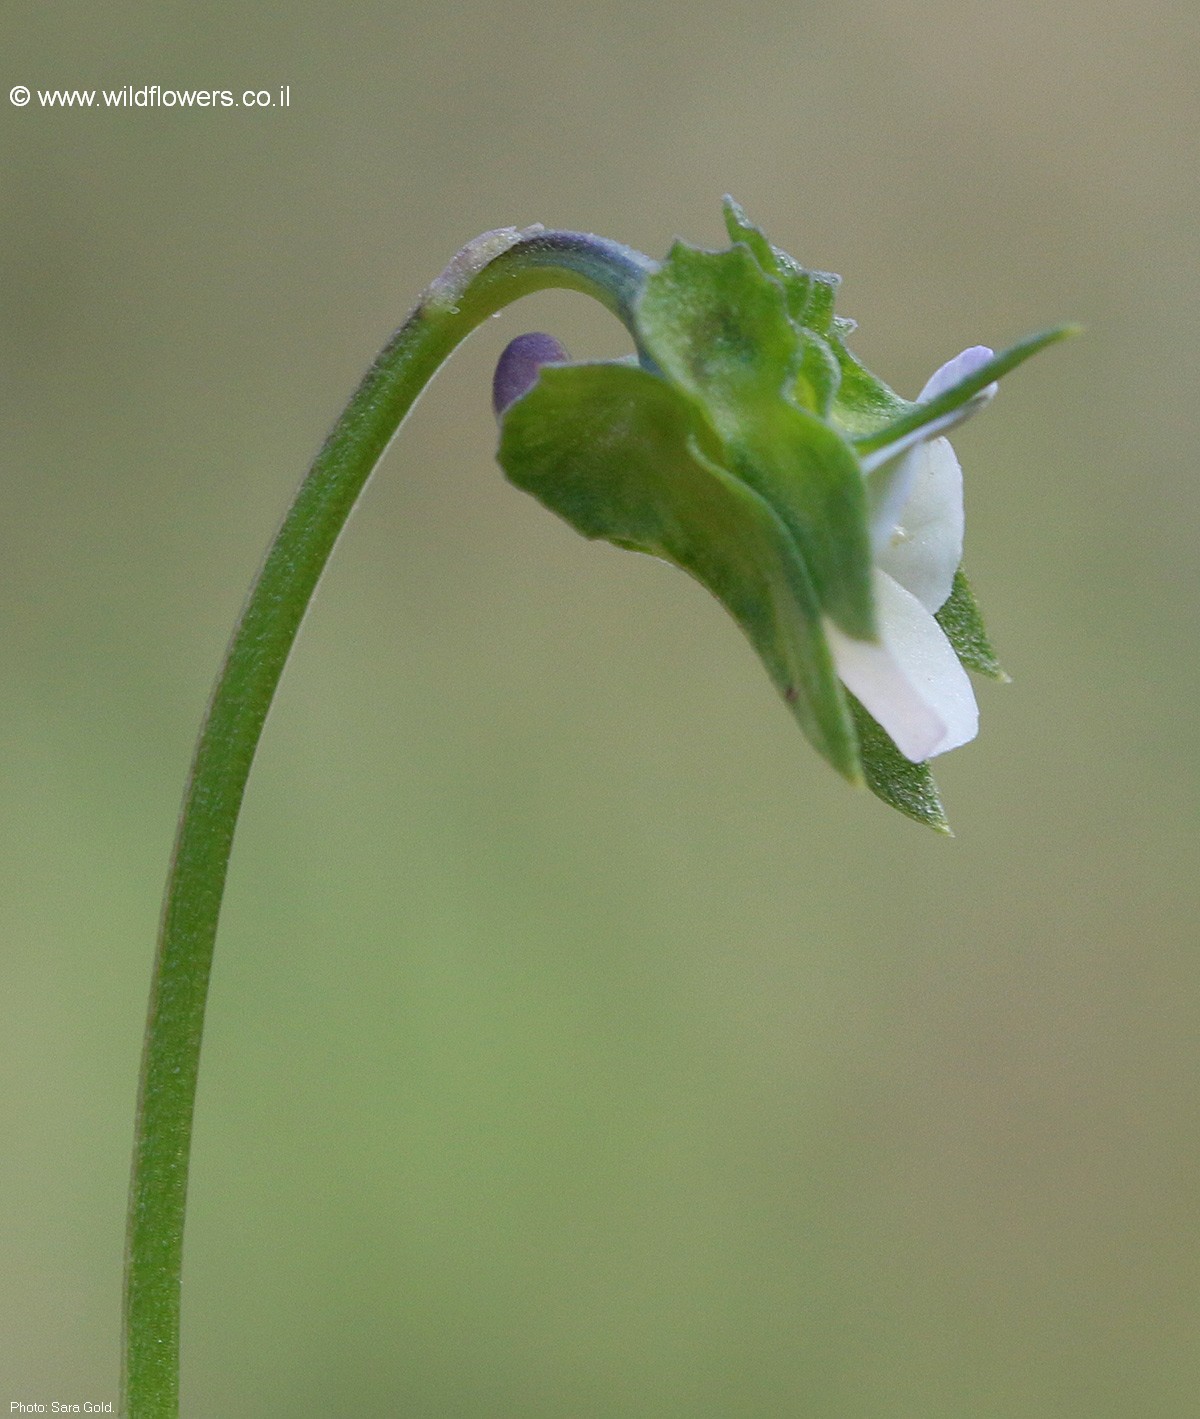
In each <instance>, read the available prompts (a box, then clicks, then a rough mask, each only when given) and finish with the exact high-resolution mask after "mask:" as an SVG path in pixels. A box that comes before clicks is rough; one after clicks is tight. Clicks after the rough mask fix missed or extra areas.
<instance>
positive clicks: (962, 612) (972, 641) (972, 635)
mask: <svg viewBox="0 0 1200 1419" xmlns="http://www.w3.org/2000/svg"><path fill="white" fill-rule="evenodd" d="M935 615H936V619H937V623H938V625H939V626H941V628H942V630H943V631H945V633H946V639H947V640H948V641H949V642H950V644H951V645H952V646H953V647H954V649H955V651H956V653H957V655H958V658H959V660H961V661H962V663H963V664H964V665H965V666H966V667H967V669H968V670H976V671H978V672H979V674H980V675H986V676H987V677H988V678H989V679H990V680H1001V681H1004V682H1006V683H1007V681H1008V679H1009V677H1008V676H1007V675H1006V674H1005V673H1004V670H1003V669H1002V668H1001V665H1000V662H999V661H998V660H997V659H996V652H995V651H994V650H993V649H992V643H991V641H990V640H989V639H988V633H987V631H986V630H985V629H984V625H983V616H982V615H981V614H980V611H979V605H978V603H977V602H976V600H975V593H974V592H973V591H972V590H971V583H970V582H969V581H968V580H967V577H966V573H965V572H964V571H963V569H962V567H959V569H958V570H957V571H956V572H955V573H954V583H953V585H952V586H951V588H950V595H949V596H948V597H947V598H946V600H945V602H944V603H943V604H942V607H941V609H940V610H939V611H937V612H936V613H935Z"/></svg>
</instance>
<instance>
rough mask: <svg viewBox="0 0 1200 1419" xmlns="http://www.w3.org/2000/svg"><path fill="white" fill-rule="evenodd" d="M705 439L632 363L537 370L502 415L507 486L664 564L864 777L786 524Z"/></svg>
mask: <svg viewBox="0 0 1200 1419" xmlns="http://www.w3.org/2000/svg"><path fill="white" fill-rule="evenodd" d="M706 441H708V442H711V435H709V434H708V433H707V431H706V430H704V429H703V427H702V426H701V425H700V423H699V421H698V419H697V416H696V412H695V410H694V409H693V407H692V406H691V404H690V403H689V401H688V400H687V399H685V398H684V397H683V396H682V395H681V394H680V393H679V392H678V391H677V390H676V389H674V388H672V386H671V385H670V384H668V383H667V382H666V380H664V379H662V378H660V377H659V376H657V375H656V374H653V373H651V372H649V371H647V370H645V369H642V368H639V367H637V366H634V365H628V364H621V363H613V364H589V365H560V366H548V367H546V368H544V369H543V370H542V371H541V373H540V375H539V378H538V382H537V383H536V384H535V385H534V386H533V388H532V389H530V390H529V391H528V392H527V393H526V394H524V395H523V396H522V397H521V398H520V399H518V400H517V401H516V402H515V403H514V404H513V405H511V407H510V408H509V409H508V411H507V412H506V414H505V415H504V419H503V423H502V427H501V437H500V449H499V453H498V458H499V461H500V464H501V466H502V467H503V469H504V471H505V473H506V474H507V475H508V478H509V479H510V481H511V482H512V483H514V484H515V485H516V486H517V487H519V488H522V489H523V490H524V491H526V492H528V493H531V494H532V495H533V496H534V497H536V498H537V499H538V500H539V501H540V502H541V503H543V504H544V505H545V506H546V507H548V508H549V509H550V510H551V511H552V512H554V513H557V514H558V516H559V517H561V518H563V519H564V520H565V521H566V522H568V523H570V525H571V526H572V527H574V528H575V529H576V530H577V531H578V532H581V533H582V534H583V535H584V536H585V537H589V538H603V539H605V540H607V541H609V542H613V543H615V544H616V545H618V546H621V547H628V548H631V549H633V550H636V551H641V552H647V553H649V554H651V555H652V556H657V557H661V558H664V559H665V560H667V561H669V562H673V563H674V564H675V565H676V566H678V567H681V568H682V569H683V570H684V571H686V572H688V573H690V574H691V575H692V576H693V577H695V579H696V580H697V581H699V582H700V583H701V584H702V585H703V586H705V587H706V588H707V589H708V590H709V591H710V592H711V593H712V594H713V595H714V596H715V597H716V598H717V600H718V601H720V602H721V604H722V605H723V606H724V607H725V608H726V610H727V611H729V613H730V614H731V615H732V616H733V618H734V620H735V621H736V622H737V623H738V625H739V626H740V627H741V628H742V630H743V631H744V632H745V634H746V636H747V637H748V638H749V640H750V642H751V644H752V645H753V646H754V648H755V649H756V650H757V652H758V654H759V656H760V658H761V659H762V661H763V663H764V665H765V666H766V668H767V671H768V673H769V674H770V676H771V678H772V680H773V681H774V683H775V685H776V687H777V688H778V689H779V691H780V693H781V694H782V695H783V697H784V699H785V701H786V702H787V703H788V704H789V705H790V706H791V709H792V712H793V713H794V715H795V717H796V719H797V720H798V721H799V723H800V726H801V728H802V729H803V730H804V732H805V734H806V735H807V736H808V738H809V739H810V740H811V741H812V743H813V745H814V746H815V747H816V749H817V750H818V752H819V753H821V754H822V755H823V756H824V757H825V758H826V759H828V760H829V762H830V763H831V764H832V765H833V766H834V767H835V768H836V769H838V770H839V771H840V772H841V773H842V774H844V775H845V776H846V777H847V778H848V779H850V780H851V781H852V782H857V783H861V782H862V781H863V773H862V766H861V763H860V760H859V755H858V740H857V736H856V734H855V730H854V724H853V721H852V719H851V717H850V710H849V707H848V704H847V697H846V695H845V692H844V691H843V689H842V686H841V683H840V682H839V680H838V678H837V674H836V672H835V670H834V666H833V659H832V656H831V654H830V650H829V646H828V643H827V641H826V639H825V636H824V633H823V631H822V629H821V615H820V608H819V605H818V602H817V598H816V595H815V592H814V589H813V586H812V582H811V580H810V578H809V575H808V571H807V568H806V566H805V563H804V561H803V559H802V557H801V555H800V553H799V552H798V551H797V548H796V544H795V543H794V541H793V539H792V537H791V536H790V534H789V532H788V530H787V528H786V527H785V525H784V523H783V521H782V520H781V519H780V518H779V517H778V516H777V515H776V512H775V511H774V510H773V509H772V507H771V506H770V505H769V504H768V503H767V502H766V501H765V500H764V499H763V498H762V497H761V496H760V495H759V494H758V493H757V492H755V491H754V490H753V489H752V488H750V487H749V486H747V485H746V484H745V483H744V482H743V481H742V480H741V479H740V478H738V477H735V476H734V475H733V474H732V473H730V472H729V471H728V470H727V469H726V468H724V467H723V466H721V464H720V463H719V462H718V461H716V459H715V458H714V457H713V456H712V454H711V452H710V451H709V450H708V449H707V448H705V447H702V443H704V442H706Z"/></svg>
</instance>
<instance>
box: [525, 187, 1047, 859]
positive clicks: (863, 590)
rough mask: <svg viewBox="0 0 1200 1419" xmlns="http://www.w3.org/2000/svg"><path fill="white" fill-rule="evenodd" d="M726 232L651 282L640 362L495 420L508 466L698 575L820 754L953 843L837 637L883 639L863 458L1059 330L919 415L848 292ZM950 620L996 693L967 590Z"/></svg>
mask: <svg viewBox="0 0 1200 1419" xmlns="http://www.w3.org/2000/svg"><path fill="white" fill-rule="evenodd" d="M725 222H726V227H727V229H728V232H729V236H730V239H731V241H732V243H733V245H732V246H731V247H730V248H729V249H727V250H724V251H717V252H710V251H701V250H698V249H697V248H695V247H691V246H688V245H686V244H685V243H682V242H677V243H676V244H675V245H674V246H673V247H672V249H671V251H670V252H669V254H668V255H667V257H666V259H665V260H664V261H663V262H662V263H661V264H660V265H659V266H657V267H655V268H653V269H651V270H649V271H648V274H647V275H646V278H645V280H644V284H643V285H642V287H641V291H640V294H639V296H638V298H637V299H636V300H635V301H634V302H633V303H632V326H631V329H632V333H633V335H634V340H635V344H636V348H637V350H638V353H639V357H640V361H641V363H640V365H638V364H632V363H628V362H619V363H614V364H591V365H568V366H555V367H550V368H545V369H543V370H542V372H541V375H540V377H539V379H538V381H537V382H536V383H535V384H534V386H533V387H532V389H530V390H529V391H527V392H526V393H525V394H524V395H523V396H522V397H521V398H519V399H517V400H516V401H515V402H514V403H513V404H512V405H511V407H510V408H509V409H508V410H507V412H506V413H505V415H504V416H503V421H502V434H501V441H500V450H499V459H500V462H501V464H502V466H503V468H504V470H505V472H506V473H507V474H508V476H509V478H510V479H511V480H512V482H513V483H515V484H516V485H517V486H518V487H521V488H523V489H525V490H526V491H528V492H530V493H532V494H533V495H534V496H535V497H537V498H538V499H539V500H540V501H541V502H542V503H544V504H545V505H546V506H547V507H548V508H550V509H551V510H552V511H553V512H555V513H557V514H558V515H559V516H560V517H562V518H564V519H565V520H566V521H567V522H569V523H570V524H571V525H572V526H573V527H575V528H577V529H578V530H579V531H580V532H582V533H583V534H584V535H585V536H587V537H593V538H604V539H606V540H608V541H610V542H613V543H615V544H617V545H618V546H622V547H629V548H633V549H636V550H638V551H642V552H647V553H650V554H652V555H655V556H658V557H662V558H665V559H666V560H668V561H671V562H673V563H675V564H676V565H677V566H679V567H681V568H683V569H684V570H685V571H687V572H688V573H690V574H691V575H692V576H693V577H695V578H696V580H698V581H699V582H701V583H702V584H703V585H704V586H705V587H707V588H708V590H709V591H710V592H712V594H713V595H714V596H715V597H717V599H718V600H719V601H720V602H721V603H722V605H724V606H725V607H726V608H727V610H728V611H729V612H730V614H731V615H732V616H733V617H734V619H735V620H736V621H737V623H738V624H739V625H740V626H741V628H742V630H743V631H744V632H745V634H746V635H747V636H748V637H749V639H750V641H751V643H752V644H753V646H754V647H755V649H756V650H757V652H758V654H759V656H760V657H761V659H762V660H763V663H764V665H765V666H766V668H767V671H768V673H769V674H770V676H771V678H772V680H773V681H774V683H775V685H776V687H777V688H778V689H779V691H780V693H781V694H782V695H783V697H784V699H785V700H786V701H787V702H788V704H789V705H790V706H791V708H792V711H793V713H794V714H795V716H796V719H797V720H798V721H799V723H800V724H801V726H802V727H803V729H804V731H805V733H806V734H807V735H808V737H809V738H810V739H811V741H812V742H813V744H814V745H815V747H816V748H817V749H818V751H819V752H820V753H821V754H822V755H824V757H825V758H826V759H828V760H829V762H830V763H831V764H833V765H834V767H836V768H837V769H838V770H839V771H840V772H841V773H843V774H844V775H845V776H846V777H847V778H849V779H851V780H854V781H860V782H861V781H865V782H866V784H867V785H868V786H869V787H870V788H871V789H872V791H873V792H874V793H876V794H877V795H878V796H879V797H880V798H881V799H883V800H884V801H885V802H886V803H888V804H890V805H891V806H892V807H895V808H897V809H898V810H899V811H900V812H902V813H904V814H906V815H907V816H909V817H911V818H915V819H917V820H918V821H920V822H923V823H926V824H928V825H929V826H931V827H934V828H936V829H938V830H940V831H948V828H947V825H946V819H945V815H944V813H943V811H942V806H941V802H940V800H939V798H938V794H937V789H936V786H935V785H934V782H933V779H932V776H931V775H930V773H929V769H928V766H927V765H925V764H914V763H912V762H910V761H909V760H908V759H907V758H905V757H904V756H903V755H902V754H901V753H900V752H899V750H897V748H896V746H895V744H894V743H893V741H892V740H891V738H890V737H889V736H888V734H887V733H886V732H885V731H884V730H883V729H882V728H881V727H880V725H879V724H878V723H877V722H876V720H875V719H874V718H872V716H871V715H870V714H869V713H868V712H867V711H866V710H865V709H864V708H863V707H862V706H861V705H860V704H859V703H858V702H857V701H856V700H855V699H854V697H853V696H851V695H849V694H848V693H847V692H846V691H845V690H844V688H843V687H842V685H841V684H840V682H839V680H838V676H837V674H836V670H835V667H834V662H833V657H832V654H831V651H830V648H829V644H828V641H827V638H826V626H828V625H829V624H830V623H833V624H835V625H836V626H838V627H839V628H840V630H841V631H843V632H844V633H845V634H846V635H848V636H850V637H852V638H854V639H857V640H862V641H868V642H870V641H875V640H876V639H877V637H878V635H879V627H878V625H877V621H876V607H875V596H874V590H873V567H872V550H871V538H870V530H869V525H870V524H869V504H868V496H867V485H866V480H865V478H864V469H863V463H862V461H861V460H862V457H863V456H864V455H865V454H866V453H868V452H871V451H873V450H877V449H882V448H887V447H889V446H890V445H891V444H893V443H895V442H896V441H897V440H900V439H904V440H905V444H908V443H912V442H914V441H919V440H920V439H921V438H922V437H925V436H928V435H923V434H922V433H921V430H923V429H925V428H926V427H927V426H930V425H934V424H936V425H937V427H938V428H939V429H940V428H941V427H944V426H946V424H947V423H948V422H951V421H953V418H954V415H955V413H956V411H959V410H961V409H963V407H964V406H968V405H970V404H971V402H972V401H975V402H976V403H977V402H978V400H979V396H980V393H981V391H982V390H983V389H984V388H985V387H986V386H987V385H988V384H990V383H991V382H992V381H993V380H994V379H996V378H997V377H998V376H999V375H1000V374H1003V373H1005V372H1006V371H1007V370H1009V369H1012V368H1015V366H1016V365H1017V364H1019V363H1021V361H1022V360H1024V359H1027V358H1028V357H1029V355H1031V354H1033V353H1035V352H1036V351H1037V350H1038V349H1041V348H1043V347H1044V346H1045V345H1047V344H1049V343H1051V342H1052V341H1053V340H1056V339H1059V338H1061V337H1062V334H1063V333H1064V332H1062V331H1050V332H1046V333H1044V334H1042V335H1038V336H1035V337H1033V338H1032V339H1031V340H1028V341H1024V342H1022V343H1021V344H1020V345H1017V346H1014V347H1012V349H1010V350H1008V351H1005V352H1003V353H1002V354H1001V355H998V356H996V357H995V358H994V359H992V360H990V361H988V362H987V363H986V364H985V365H983V366H982V367H981V368H980V369H978V370H975V371H973V372H972V373H971V375H970V376H969V377H968V378H965V379H963V380H961V381H959V383H958V384H956V385H955V386H953V387H952V388H951V389H949V390H946V391H943V392H942V393H941V394H939V395H938V397H937V398H935V399H932V400H929V401H928V402H926V403H920V404H914V403H912V402H910V401H908V400H905V399H901V398H900V397H899V396H898V395H897V394H896V393H895V392H894V391H893V390H891V389H890V388H889V387H888V386H887V385H886V384H884V383H883V381H882V380H880V379H878V378H876V376H874V375H873V374H872V373H871V372H870V371H869V370H867V369H866V368H865V367H864V366H863V365H862V364H861V362H860V361H859V360H858V359H857V358H856V357H855V356H854V355H853V354H852V353H851V352H850V350H849V349H848V348H847V346H846V343H845V340H846V337H847V336H848V335H849V334H850V333H851V332H852V331H853V329H854V322H853V321H850V320H847V319H846V318H844V317H842V316H839V315H836V314H835V313H834V298H835V296H836V293H837V289H838V285H839V282H840V278H839V277H837V276H833V275H830V274H828V273H826V272H821V271H809V270H806V269H805V268H804V267H802V266H801V265H800V264H799V263H798V262H796V261H795V260H794V259H793V258H792V257H790V256H789V255H787V253H786V252H783V251H780V250H779V249H778V248H777V247H775V246H773V245H772V244H771V243H770V242H769V241H768V240H767V238H766V237H765V236H764V234H763V233H762V232H761V231H760V230H759V229H758V228H757V227H756V226H754V225H753V224H752V223H751V222H750V221H749V220H748V219H747V217H746V215H745V213H744V212H743V211H742V209H741V208H740V207H739V206H738V205H737V203H736V202H734V201H732V199H726V203H725ZM939 421H940V422H939ZM930 432H931V433H932V432H933V430H932V429H931V430H930ZM903 446H904V445H901V447H903ZM876 461H878V460H876ZM938 620H939V622H940V624H941V625H942V628H943V630H944V631H945V633H946V635H947V637H948V638H949V640H950V642H951V644H952V645H953V647H954V649H955V650H956V652H957V653H958V655H959V657H960V659H961V660H962V662H963V663H964V664H965V665H967V666H968V667H970V668H972V669H975V670H979V671H981V672H982V673H984V674H987V675H991V676H993V677H1001V678H1002V677H1003V672H1002V671H1000V668H999V665H998V664H997V662H996V658H995V655H994V654H993V652H992V650H991V646H990V644H989V643H988V640H987V636H986V633H985V632H984V630H983V623H982V620H981V619H980V616H979V611H978V607H977V606H976V605H975V601H974V598H973V596H972V595H971V592H970V588H969V586H968V584H967V582H966V579H965V578H964V577H963V576H962V574H961V572H960V573H959V574H958V576H957V577H956V579H955V582H954V590H953V592H952V595H951V597H950V599H949V600H948V601H947V603H946V605H945V606H944V607H943V608H942V610H941V612H940V613H939V615H938Z"/></svg>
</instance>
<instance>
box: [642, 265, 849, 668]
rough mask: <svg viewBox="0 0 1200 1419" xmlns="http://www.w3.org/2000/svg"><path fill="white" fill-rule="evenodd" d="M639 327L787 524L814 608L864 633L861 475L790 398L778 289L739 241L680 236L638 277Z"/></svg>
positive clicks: (794, 354)
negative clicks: (713, 244)
mask: <svg viewBox="0 0 1200 1419" xmlns="http://www.w3.org/2000/svg"><path fill="white" fill-rule="evenodd" d="M637 324H638V334H639V337H640V339H641V342H642V344H643V347H644V349H645V350H646V352H647V353H648V355H649V356H650V358H651V359H652V360H653V361H654V363H655V364H656V365H657V367H658V368H659V369H660V370H661V371H662V372H663V374H664V375H665V376H666V378H667V379H668V380H669V381H670V382H671V383H672V384H673V385H675V386H676V387H677V388H678V389H680V390H682V391H683V393H684V394H685V395H687V397H688V398H689V399H690V400H691V401H692V404H693V407H694V409H695V411H696V414H697V417H698V418H699V419H700V420H702V421H703V422H704V423H705V424H707V426H708V428H709V429H711V431H712V435H713V445H714V447H713V451H714V455H715V456H716V457H717V458H718V460H719V461H720V462H721V463H722V465H723V466H724V467H726V468H728V469H730V470H732V471H733V472H734V473H736V474H737V476H738V477H739V478H741V479H742V480H743V481H744V482H745V483H747V484H748V485H749V486H750V487H752V488H754V490H755V491H756V492H758V493H759V494H760V495H761V496H762V497H763V498H764V499H765V500H766V501H767V502H768V503H769V504H770V505H771V507H772V508H773V510H774V511H775V512H776V514H777V515H778V516H779V517H780V519H781V520H782V521H783V523H784V525H785V526H786V527H787V529H788V531H789V533H790V534H791V536H792V537H793V538H794V540H795V543H796V546H797V548H798V549H799V551H800V554H801V556H802V557H803V559H804V563H805V565H806V567H807V568H808V571H809V573H810V575H811V576H812V580H813V585H814V588H815V590H816V593H817V599H818V601H819V603H820V606H821V608H822V610H823V611H825V612H826V613H827V614H828V615H829V616H830V618H831V619H832V620H833V621H835V622H836V623H837V624H838V625H839V626H840V627H841V628H842V629H843V630H844V631H845V632H846V634H847V635H851V636H856V637H858V638H860V639H863V640H873V639H874V638H875V636H876V626H875V606H874V597H873V593H872V585H871V548H870V538H869V533H868V524H867V506H866V493H865V489H864V487H863V479H862V473H861V470H860V467H859V463H858V459H857V457H856V456H855V454H854V451H853V450H852V449H851V447H850V445H849V444H848V443H847V442H846V440H845V439H843V438H842V437H841V435H840V434H839V433H838V432H837V430H836V429H835V428H833V427H832V426H831V425H830V424H827V423H826V422H824V420H822V419H821V418H819V417H818V416H817V415H816V414H814V413H812V412H810V411H809V410H807V409H803V408H801V407H800V405H799V404H798V403H796V402H795V398H794V393H793V391H794V388H795V384H796V380H797V378H798V376H799V374H800V371H801V368H802V366H803V365H804V349H803V345H802V334H803V333H802V332H801V331H799V330H798V329H797V328H796V326H795V325H794V324H793V323H792V321H791V319H790V318H789V316H788V312H787V309H786V305H785V299H784V291H783V288H782V286H781V285H780V284H779V282H778V281H776V280H774V279H773V278H772V277H770V276H768V275H767V274H766V272H764V271H763V269H762V267H761V266H760V265H759V263H758V260H757V259H756V258H755V256H754V255H753V253H752V252H751V250H750V249H749V247H748V246H746V245H737V246H734V247H732V248H731V249H730V250H728V251H720V252H707V251H700V250H698V249H696V248H695V247H690V246H687V245H685V244H683V243H682V242H677V243H676V244H675V245H674V246H673V247H672V249H671V251H670V253H669V254H668V256H667V259H666V260H665V261H664V262H663V263H662V265H661V266H660V267H659V269H658V270H657V271H655V272H654V273H653V274H652V275H651V276H650V277H649V278H648V279H647V281H646V284H645V287H644V289H643V292H642V295H641V298H640V300H639V302H638V305H637ZM805 368H807V367H805ZM705 446H706V449H707V448H708V445H707V444H706V445H705Z"/></svg>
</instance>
